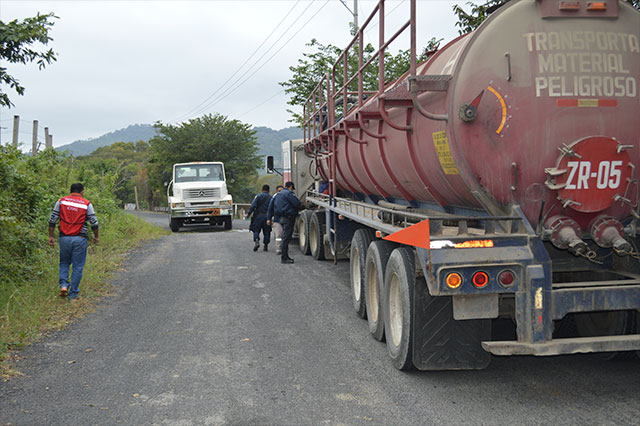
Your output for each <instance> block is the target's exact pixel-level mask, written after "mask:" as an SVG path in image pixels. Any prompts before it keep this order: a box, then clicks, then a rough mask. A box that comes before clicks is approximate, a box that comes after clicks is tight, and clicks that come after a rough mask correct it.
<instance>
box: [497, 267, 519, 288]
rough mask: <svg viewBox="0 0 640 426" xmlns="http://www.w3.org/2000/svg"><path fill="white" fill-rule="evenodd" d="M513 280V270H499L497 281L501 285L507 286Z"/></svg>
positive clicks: (514, 278)
mask: <svg viewBox="0 0 640 426" xmlns="http://www.w3.org/2000/svg"><path fill="white" fill-rule="evenodd" d="M515 280H516V277H515V275H514V274H513V272H511V271H509V270H506V271H502V272H500V275H498V282H499V283H500V285H501V286H503V287H509V286H511V285H513V283H514V281H515Z"/></svg>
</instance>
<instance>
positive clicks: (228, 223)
mask: <svg viewBox="0 0 640 426" xmlns="http://www.w3.org/2000/svg"><path fill="white" fill-rule="evenodd" d="M231 228H233V220H232V219H231V216H225V217H224V229H231Z"/></svg>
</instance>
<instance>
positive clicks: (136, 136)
mask: <svg viewBox="0 0 640 426" xmlns="http://www.w3.org/2000/svg"><path fill="white" fill-rule="evenodd" d="M155 135H156V129H155V128H154V127H153V125H151V124H132V125H131V126H128V127H126V128H124V129H120V130H116V131H113V132H110V133H106V134H104V135H102V136H100V137H97V138H94V139H84V140H79V141H75V142H72V143H70V144H67V145H62V146H59V147H57V148H56V149H57V150H58V151H69V152H70V153H72V154H73V155H75V156H79V155H89V154H91V153H92V152H93V151H95V150H96V149H98V148H101V147H103V146H108V145H111V144H112V143H114V142H138V141H148V140H149V139H151V138H153V137H154V136H155Z"/></svg>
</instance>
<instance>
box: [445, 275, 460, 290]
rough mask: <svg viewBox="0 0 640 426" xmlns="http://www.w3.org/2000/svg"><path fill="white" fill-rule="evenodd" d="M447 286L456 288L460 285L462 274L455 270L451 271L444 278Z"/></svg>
mask: <svg viewBox="0 0 640 426" xmlns="http://www.w3.org/2000/svg"><path fill="white" fill-rule="evenodd" d="M445 282H446V283H447V286H449V288H458V287H460V286H461V285H462V276H461V275H460V274H459V273H457V272H452V273H450V274H449V275H447V278H446V279H445Z"/></svg>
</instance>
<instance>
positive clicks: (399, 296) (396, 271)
mask: <svg viewBox="0 0 640 426" xmlns="http://www.w3.org/2000/svg"><path fill="white" fill-rule="evenodd" d="M415 269H416V268H415V261H414V255H413V251H412V249H410V248H408V247H398V248H396V249H394V250H393V251H392V252H391V256H389V261H388V262H387V270H386V271H385V274H384V302H383V307H384V332H385V335H386V338H387V351H388V352H389V356H390V357H391V361H392V362H393V366H394V367H395V368H397V369H398V370H403V371H406V370H411V369H412V368H413V360H412V355H413V353H412V352H413V348H412V346H413V327H412V325H413V286H414V282H415Z"/></svg>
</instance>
